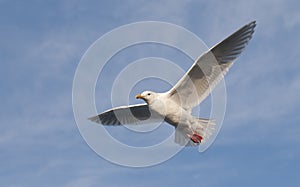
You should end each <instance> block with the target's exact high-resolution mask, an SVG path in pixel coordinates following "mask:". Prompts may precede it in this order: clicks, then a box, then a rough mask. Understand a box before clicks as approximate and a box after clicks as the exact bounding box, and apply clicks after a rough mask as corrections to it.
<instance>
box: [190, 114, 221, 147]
mask: <svg viewBox="0 0 300 187" xmlns="http://www.w3.org/2000/svg"><path fill="white" fill-rule="evenodd" d="M215 125H216V122H215V120H213V119H204V118H197V119H195V123H193V124H192V127H191V128H192V130H193V131H194V132H195V133H197V134H198V135H200V136H201V137H202V138H203V140H202V142H204V141H206V140H208V139H209V138H210V136H211V135H212V134H213V133H214V131H215Z"/></svg>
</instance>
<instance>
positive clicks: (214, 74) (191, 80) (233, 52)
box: [88, 21, 256, 146]
mask: <svg viewBox="0 0 300 187" xmlns="http://www.w3.org/2000/svg"><path fill="white" fill-rule="evenodd" d="M255 26H256V23H255V21H253V22H250V23H249V24H247V25H245V26H244V27H242V28H241V29H239V30H238V31H236V32H235V33H233V34H232V35H231V36H229V37H227V38H226V39H225V40H223V41H222V42H220V43H219V44H217V45H215V46H214V47H212V48H211V49H210V50H208V51H207V52H205V53H203V54H202V55H201V56H200V57H199V58H198V59H197V60H196V61H195V62H194V64H193V65H192V67H191V68H190V69H189V70H188V71H187V72H186V74H185V75H184V76H183V77H182V78H181V79H180V80H179V81H178V82H177V84H176V85H175V86H174V87H173V88H171V89H170V90H169V91H167V92H165V93H155V92H153V91H144V92H143V93H141V94H138V95H136V98H137V99H143V100H144V101H145V102H146V103H144V104H137V105H129V106H121V107H116V108H112V109H110V110H107V111H105V112H103V113H101V114H99V115H97V116H93V117H90V118H88V119H89V120H91V121H94V122H96V123H100V124H102V125H124V124H142V123H151V122H154V121H157V120H164V121H166V122H167V123H169V124H171V125H173V126H174V127H175V129H176V131H175V142H176V143H178V144H180V145H183V146H188V145H189V146H196V145H198V144H199V143H201V142H203V141H205V140H207V139H208V138H209V136H210V135H211V134H212V133H213V130H214V125H215V122H214V120H211V119H203V118H197V117H194V116H192V113H191V111H192V109H193V108H194V107H195V106H197V105H199V104H200V103H201V102H202V101H203V100H204V99H205V98H206V97H207V96H208V95H209V94H210V92H211V91H212V90H213V88H214V87H215V86H216V85H217V83H218V82H219V81H220V80H222V79H223V77H224V75H225V74H226V73H227V71H228V70H229V68H230V67H231V66H232V64H233V62H234V60H235V59H236V58H237V57H238V56H239V55H240V54H241V52H242V51H243V50H244V48H245V47H246V45H247V44H248V42H249V40H250V39H251V38H252V35H253V33H254V28H255Z"/></svg>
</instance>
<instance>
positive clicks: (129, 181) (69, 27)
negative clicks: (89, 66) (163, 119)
mask: <svg viewBox="0 0 300 187" xmlns="http://www.w3.org/2000/svg"><path fill="white" fill-rule="evenodd" d="M149 20H154V21H166V22H170V23H174V24H178V25H180V26H183V27H185V28H187V29H188V30H190V31H192V32H193V33H195V34H196V35H198V36H199V37H200V38H202V39H203V41H204V42H205V43H206V44H207V45H208V46H213V45H214V44H215V43H217V42H219V41H220V40H222V39H223V38H225V37H226V36H228V35H229V34H231V33H232V32H234V31H235V30H236V29H238V28H239V27H241V26H243V25H244V24H246V23H248V22H249V21H252V20H257V25H258V26H257V28H256V32H255V34H254V37H253V39H252V40H251V42H250V45H249V46H248V47H247V49H246V51H245V52H244V53H243V54H242V55H241V56H240V57H239V58H238V60H237V61H236V63H235V65H234V66H233V67H232V69H231V71H230V72H229V74H228V75H227V76H226V78H225V80H226V85H227V110H226V115H225V120H224V123H223V127H222V129H221V132H220V133H219V135H218V137H217V139H216V141H215V143H214V144H213V146H212V147H210V149H208V150H207V151H206V152H204V153H199V152H198V150H197V149H193V148H192V149H191V148H187V149H183V150H182V151H181V152H180V153H179V154H177V155H176V156H174V157H173V158H172V159H170V160H168V161H167V162H164V163H162V164H160V165H157V166H152V167H148V168H138V169H137V168H127V167H122V166H118V165H115V164H112V163H110V162H108V161H106V160H104V159H102V158H101V157H99V156H98V155H97V154H96V153H95V152H93V151H92V150H91V149H90V148H89V147H88V145H87V144H86V143H85V141H84V140H83V138H82V137H81V135H80V133H79V130H78V129H77V126H76V123H75V120H74V116H73V112H72V82H73V77H74V74H75V71H76V67H77V65H78V63H79V61H80V59H81V57H82V55H83V54H84V53H85V51H86V50H87V48H88V47H89V46H90V45H91V44H92V43H93V42H94V41H95V40H97V39H98V38H99V37H101V36H102V35H103V34H105V33H106V32H109V31H110V30H112V29H114V28H116V27H119V26H121V25H124V24H128V23H132V22H136V21H149ZM0 28H1V29H0V32H1V35H0V41H1V42H0V61H1V65H2V67H1V68H0V76H1V78H0V82H1V84H0V85H1V92H0V95H1V105H0V124H1V130H0V185H1V186H16V187H23V186H24V187H27V186H28V187H33V186H62V187H72V186H85V187H93V186H184V185H188V186H204V187H218V186H245V187H248V186H249V187H250V186H251V187H252V186H273V187H281V186H290V187H294V186H295V187H296V186H299V184H300V179H299V176H298V175H299V171H300V148H299V147H300V138H299V134H300V126H299V121H300V115H299V111H300V100H299V97H300V96H299V92H300V73H299V72H300V62H299V59H300V53H299V48H298V45H299V43H300V34H299V33H300V32H299V29H300V3H299V2H298V1H296V0H277V1H272V0H254V1H232V0H229V1H214V0H212V1H193V0H187V1H171V0H167V1H166V0H165V1H146V0H145V1H115V0H110V1H83V0H73V1H71V0H61V1H38V0H36V1H10V0H0ZM133 49H137V48H133ZM133 49H129V51H128V53H130V54H132V53H134V50H133ZM145 49H148V48H145ZM166 50H167V49H166ZM154 51H155V50H154ZM130 54H128V55H130ZM142 54H144V53H143V52H142ZM147 55H148V56H149V55H150V56H155V53H153V52H152V53H151V52H150V53H149V54H146V56H147ZM160 55H161V56H163V55H164V54H160ZM124 56H126V53H124ZM137 56H138V55H137ZM158 56H159V55H158ZM176 57H177V56H176ZM178 58H179V59H181V58H182V59H184V57H182V56H180V54H178ZM171 60H173V59H171ZM186 60H187V59H186ZM187 61H188V60H187ZM112 63H113V62H112ZM182 65H183V66H184V67H183V68H188V66H189V65H190V64H189V65H187V64H186V65H184V64H182ZM115 66H116V67H117V65H115ZM117 68H118V67H117ZM107 71H109V68H108V70H107ZM109 78H111V77H108V79H109ZM145 88H146V86H145ZM104 89H105V88H104ZM96 94H99V95H100V93H99V91H97V92H96ZM98 102H99V103H98ZM97 106H98V109H99V110H102V109H107V108H109V106H108V105H107V104H106V105H104V106H103V105H102V104H101V100H100V99H97ZM102 107H103V108H102ZM152 138H153V139H155V138H159V137H155V136H153V137H152Z"/></svg>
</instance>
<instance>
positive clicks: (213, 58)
mask: <svg viewBox="0 0 300 187" xmlns="http://www.w3.org/2000/svg"><path fill="white" fill-rule="evenodd" d="M255 26H256V24H255V21H253V22H251V23H249V24H247V25H245V26H244V27H242V28H241V29H239V30H238V31H236V32H235V33H233V34H232V35H231V36H229V37H228V38H226V39H225V40H223V41H222V42H220V43H219V44H217V45H216V46H214V47H213V48H211V49H210V50H209V51H208V52H206V53H204V54H203V55H202V56H200V57H199V58H198V59H197V60H196V62H195V63H194V64H193V66H192V67H191V68H190V69H189V71H188V72H187V73H186V74H185V75H184V76H183V77H182V78H181V79H180V80H179V82H178V83H177V84H176V85H175V86H174V87H173V88H172V89H171V90H169V92H168V94H169V97H170V98H171V99H173V100H174V101H176V102H177V103H178V104H180V105H181V106H182V107H183V108H184V109H186V110H191V109H192V108H193V107H195V106H197V105H198V104H200V103H201V102H202V101H203V100H204V99H205V98H206V97H207V96H208V95H209V93H210V92H211V90H212V89H213V88H214V87H215V86H216V85H217V83H218V82H219V81H220V80H222V79H223V76H224V75H225V74H226V73H227V71H228V70H229V68H230V67H231V66H232V64H233V61H234V60H235V59H236V58H237V57H238V56H239V54H241V52H242V51H243V50H244V48H245V47H246V45H247V44H248V42H249V40H250V39H251V38H252V34H253V32H254V28H255Z"/></svg>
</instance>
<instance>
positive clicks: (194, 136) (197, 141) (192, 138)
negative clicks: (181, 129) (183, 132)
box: [188, 132, 203, 144]
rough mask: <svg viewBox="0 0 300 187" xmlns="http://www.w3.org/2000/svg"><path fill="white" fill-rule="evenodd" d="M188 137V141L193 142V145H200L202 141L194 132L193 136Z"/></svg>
mask: <svg viewBox="0 0 300 187" xmlns="http://www.w3.org/2000/svg"><path fill="white" fill-rule="evenodd" d="M188 136H189V137H190V139H191V140H192V141H193V142H194V143H197V144H198V143H201V141H202V139H203V138H202V136H200V135H199V134H197V133H196V132H193V135H188Z"/></svg>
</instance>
